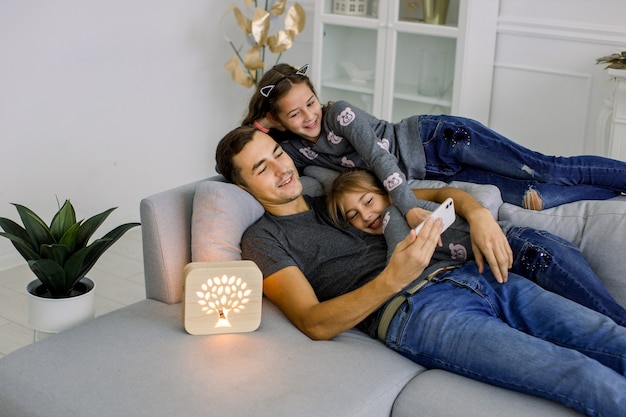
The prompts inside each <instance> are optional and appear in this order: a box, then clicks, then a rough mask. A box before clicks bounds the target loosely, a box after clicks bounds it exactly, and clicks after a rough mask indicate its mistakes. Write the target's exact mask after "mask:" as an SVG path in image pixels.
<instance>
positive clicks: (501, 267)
mask: <svg viewBox="0 0 626 417" xmlns="http://www.w3.org/2000/svg"><path fill="white" fill-rule="evenodd" d="M466 220H467V222H468V223H469V225H470V238H471V240H472V250H473V251H474V257H475V260H476V264H477V265H478V270H479V272H480V273H482V272H483V271H484V269H485V260H486V261H487V264H489V267H490V268H491V272H493V275H494V276H495V278H496V280H497V281H498V282H500V283H504V282H506V281H507V278H508V274H509V269H511V267H512V266H513V251H512V250H511V246H510V245H509V242H508V240H507V238H506V236H505V235H504V233H502V229H501V228H500V225H499V224H498V223H497V222H496V221H495V220H494V219H493V217H492V216H491V213H490V212H489V210H487V209H479V210H473V211H472V212H471V214H469V215H468V217H467V219H466Z"/></svg>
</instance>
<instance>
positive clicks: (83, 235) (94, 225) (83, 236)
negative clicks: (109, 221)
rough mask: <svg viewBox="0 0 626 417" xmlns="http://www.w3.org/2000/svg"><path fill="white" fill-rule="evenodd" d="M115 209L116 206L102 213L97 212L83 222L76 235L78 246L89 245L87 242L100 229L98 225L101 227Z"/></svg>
mask: <svg viewBox="0 0 626 417" xmlns="http://www.w3.org/2000/svg"><path fill="white" fill-rule="evenodd" d="M113 210H115V207H113V208H110V209H108V210H105V211H103V212H102V213H100V214H96V215H95V216H93V217H90V218H89V219H87V220H85V221H84V222H83V223H82V224H81V226H80V228H79V230H78V233H77V235H76V247H77V248H83V247H85V246H87V242H88V241H89V239H91V236H93V234H94V232H95V231H96V230H97V229H98V227H100V225H102V223H103V222H104V221H105V220H106V218H107V217H109V214H111V212H112V211H113Z"/></svg>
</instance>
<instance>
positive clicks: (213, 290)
mask: <svg viewBox="0 0 626 417" xmlns="http://www.w3.org/2000/svg"><path fill="white" fill-rule="evenodd" d="M201 288H202V291H197V292H196V295H197V296H198V298H199V300H198V304H200V305H201V306H202V311H204V312H205V313H206V314H217V315H218V316H219V320H218V321H217V324H216V325H215V327H232V326H231V324H230V322H229V321H228V313H229V312H230V311H233V312H235V313H239V312H241V311H242V310H243V309H245V308H246V306H245V304H247V303H248V302H249V301H250V298H249V297H250V294H251V293H252V290H250V289H249V288H248V283H247V282H244V281H243V279H242V278H241V277H236V276H234V275H233V276H231V277H230V278H229V277H228V276H227V275H222V278H219V277H214V278H212V279H211V278H209V279H207V281H206V283H204V284H202V286H201Z"/></svg>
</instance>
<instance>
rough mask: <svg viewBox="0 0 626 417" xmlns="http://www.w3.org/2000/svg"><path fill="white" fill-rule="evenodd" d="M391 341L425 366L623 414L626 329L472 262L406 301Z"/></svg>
mask: <svg viewBox="0 0 626 417" xmlns="http://www.w3.org/2000/svg"><path fill="white" fill-rule="evenodd" d="M386 344H387V346H389V347H390V348H391V349H393V350H395V351H397V352H399V353H401V354H402V355H404V356H406V357H408V358H409V359H411V360H413V361H415V362H417V363H420V364H422V365H424V366H426V367H429V368H440V369H445V370H448V371H450V372H454V373H457V374H460V375H464V376H467V377H469V378H472V379H476V380H479V381H482V382H485V383H488V384H492V385H496V386H500V387H504V388H507V389H511V390H514V391H519V392H524V393H527V394H531V395H535V396H538V397H543V398H546V399H549V400H552V401H555V402H558V403H561V404H564V405H565V406H568V407H571V408H573V409H575V410H578V411H580V412H582V413H585V414H587V415H589V416H603V417H620V416H623V415H624V410H626V378H625V372H626V370H625V368H626V328H624V327H621V326H618V325H617V324H616V323H615V322H614V321H612V320H611V319H609V318H608V317H606V316H604V315H602V314H600V313H597V312H594V311H592V310H590V309H587V308H585V307H582V306H580V305H579V304H576V303H574V302H573V301H570V300H567V299H565V298H563V297H561V296H558V295H556V294H554V293H551V292H549V291H546V290H544V289H542V288H541V287H539V286H538V285H536V284H534V283H533V282H531V281H530V280H528V279H526V278H522V277H520V276H517V275H514V274H511V275H509V281H508V282H507V283H506V284H498V283H497V281H496V280H495V278H494V277H493V274H492V273H491V271H490V270H488V269H487V270H486V271H485V273H484V274H483V275H480V274H479V273H478V270H477V267H476V264H475V263H474V262H469V263H467V264H466V265H465V266H463V267H462V268H459V269H456V270H453V271H450V272H448V273H444V274H441V275H439V276H437V277H435V278H434V279H433V281H432V282H430V283H428V284H427V285H426V286H425V287H424V288H423V289H422V290H421V291H419V292H418V293H416V294H414V295H412V296H409V298H408V299H407V301H406V302H405V303H403V304H402V306H401V307H400V308H399V309H398V312H397V313H396V314H395V316H394V318H393V319H392V321H391V323H390V326H389V330H388V333H387V339H386Z"/></svg>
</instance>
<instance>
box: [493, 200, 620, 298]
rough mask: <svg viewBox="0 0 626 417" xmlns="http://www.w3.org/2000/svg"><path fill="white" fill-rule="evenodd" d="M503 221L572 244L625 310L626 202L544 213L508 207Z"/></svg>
mask: <svg viewBox="0 0 626 417" xmlns="http://www.w3.org/2000/svg"><path fill="white" fill-rule="evenodd" d="M500 220H508V221H510V222H511V223H513V224H515V225H517V226H527V227H533V228H535V229H541V230H547V231H548V232H550V233H553V234H555V235H557V236H560V237H562V238H564V239H567V240H569V241H571V242H573V243H574V244H575V245H577V246H578V247H579V248H580V249H581V251H582V253H583V254H584V255H585V257H586V258H587V260H588V261H589V265H590V266H591V268H592V269H593V270H594V272H595V273H596V274H597V275H598V277H600V279H601V280H602V282H603V283H604V285H605V286H606V287H607V288H608V290H609V291H610V292H611V294H612V295H613V296H614V297H615V299H616V300H617V301H618V302H619V303H620V304H621V305H623V306H626V280H625V279H624V261H623V260H624V259H626V245H624V231H625V230H626V202H625V201H623V200H621V199H617V200H606V201H577V202H574V203H569V204H563V205H561V206H558V207H554V208H551V209H547V210H543V211H532V210H524V209H523V208H521V207H518V206H514V205H512V204H508V203H507V204H503V205H502V207H501V208H500Z"/></svg>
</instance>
